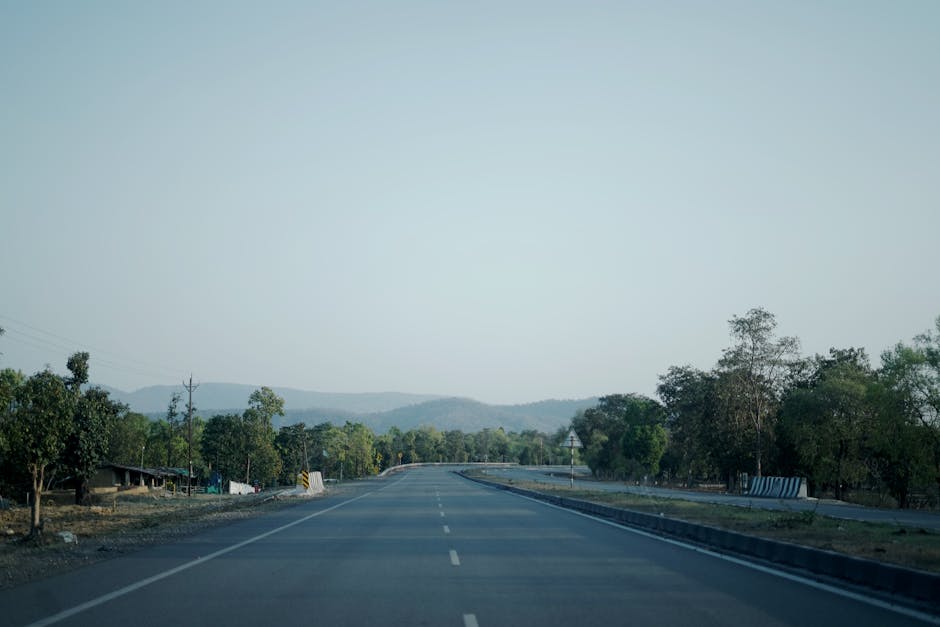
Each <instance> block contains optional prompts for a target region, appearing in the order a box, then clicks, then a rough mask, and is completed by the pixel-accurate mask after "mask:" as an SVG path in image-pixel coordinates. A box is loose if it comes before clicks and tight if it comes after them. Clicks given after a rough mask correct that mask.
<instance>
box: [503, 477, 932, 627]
mask: <svg viewBox="0 0 940 627" xmlns="http://www.w3.org/2000/svg"><path fill="white" fill-rule="evenodd" d="M488 487H489V486H488ZM491 489H494V490H495V489H496V488H491ZM500 492H508V493H509V494H512V495H513V496H517V497H519V498H522V499H526V500H527V501H532V502H533V503H538V504H540V505H544V506H545V507H551V508H553V509H557V510H561V511H563V512H568V513H570V514H574V515H576V516H581V517H582V518H589V519H591V520H594V521H596V522H599V523H603V524H605V525H608V526H610V527H615V528H617V529H623V530H624V531H629V532H630V533H635V534H638V535H641V536H644V537H647V538H650V539H652V540H659V541H660V542H665V543H666V544H672V545H675V546H679V547H682V548H684V549H689V550H691V551H695V552H696V553H702V554H703V555H710V556H711V557H716V558H718V559H720V560H724V561H726V562H731V563H733V564H738V565H739V566H744V567H746V568H750V569H753V570H757V571H760V572H762V573H767V574H768V575H773V576H775V577H780V578H781V579H787V580H789V581H793V582H796V583H801V584H803V585H806V586H809V587H811V588H816V589H818V590H824V591H826V592H830V593H832V594H837V595H839V596H842V597H846V598H848V599H852V600H854V601H860V602H862V603H866V604H868V605H874V606H875V607H878V608H881V609H883V610H888V611H890V612H894V613H896V614H903V615H904V616H908V617H910V618H916V619H918V620H922V621H925V622H928V623H932V624H934V625H940V616H934V615H932V614H927V613H926V612H920V611H918V610H915V609H911V608H909V607H905V606H903V605H894V604H893V603H888V602H887V601H882V600H881V599H875V598H872V597H867V596H864V595H863V594H859V593H857V592H852V591H851V590H845V589H843V588H838V587H836V586H831V585H829V584H825V583H822V582H820V581H814V580H812V579H807V578H806V577H801V576H800V575H795V574H793V573H788V572H786V571H782V570H775V569H773V568H770V567H768V566H764V565H762V564H757V563H755V562H749V561H747V560H744V559H740V558H737V557H733V556H731V555H725V554H724V553H717V552H715V551H712V550H709V549H705V548H702V547H700V546H695V545H694V544H688V543H686V542H682V541H681V540H675V539H673V538H667V537H665V536H659V535H656V534H655V533H650V532H648V531H643V530H642V529H635V528H634V527H630V526H627V525H624V524H619V523H615V522H613V521H611V520H605V519H603V518H598V517H597V516H592V515H591V514H585V513H584V512H579V511H577V510H573V509H568V508H567V507H561V506H559V505H554V504H553V503H548V502H546V501H540V500H539V499H534V498H532V497H531V496H525V495H524V494H518V493H516V492H509V490H500Z"/></svg>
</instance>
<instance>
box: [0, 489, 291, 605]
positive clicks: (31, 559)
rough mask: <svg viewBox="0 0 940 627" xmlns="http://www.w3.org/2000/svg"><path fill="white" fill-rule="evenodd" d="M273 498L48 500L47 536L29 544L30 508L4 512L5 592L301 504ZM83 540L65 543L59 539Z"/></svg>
mask: <svg viewBox="0 0 940 627" xmlns="http://www.w3.org/2000/svg"><path fill="white" fill-rule="evenodd" d="M269 497H270V494H266V493H261V494H257V495H244V496H230V495H223V496H222V497H221V498H220V497H219V496H218V495H196V496H193V497H190V498H187V497H185V496H164V495H163V492H153V493H148V494H143V495H124V494H122V495H120V496H119V495H113V494H112V495H103V496H99V497H96V498H95V500H94V504H93V505H92V506H90V507H89V506H81V505H72V504H61V505H60V504H59V503H70V502H71V494H61V495H58V494H57V495H54V496H52V497H51V498H49V499H43V510H42V518H43V521H44V522H43V534H42V539H41V541H40V542H38V543H32V542H24V541H23V537H24V536H25V535H26V534H27V532H28V531H29V517H30V511H29V508H27V507H13V508H10V509H3V510H0V534H2V536H0V588H8V587H12V586H15V585H18V584H21V583H25V582H27V581H30V580H33V579H39V578H42V577H47V576H50V575H53V574H57V573H60V572H64V571H67V570H72V569H74V568H77V567H79V566H82V565H85V564H90V563H93V562H96V561H100V560H102V559H106V558H108V557H111V556H114V555H120V554H122V553H128V552H132V551H136V550H138V549H140V548H143V547H145V546H149V545H152V544H156V543H159V542H165V541H169V540H173V539H174V538H179V537H183V536H186V535H189V534H192V533H195V532H197V531H199V530H200V529H205V528H207V527H210V526H213V525H217V524H221V523H225V522H230V521H234V520H240V519H243V518H249V517H251V516H256V515H258V514H261V513H264V512H268V511H272V510H273V509H278V508H282V507H285V506H287V505H289V504H291V503H295V502H296V501H292V500H289V499H288V500H271V499H269ZM62 531H69V532H71V533H73V534H75V536H77V538H78V542H77V543H76V544H66V543H65V542H63V541H62V539H61V538H59V537H58V536H57V534H58V533H59V532H62Z"/></svg>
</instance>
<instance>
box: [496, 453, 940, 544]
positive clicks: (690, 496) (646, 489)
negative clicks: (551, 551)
mask: <svg viewBox="0 0 940 627" xmlns="http://www.w3.org/2000/svg"><path fill="white" fill-rule="evenodd" d="M576 470H577V467H576ZM585 470H586V469H585ZM487 472H489V473H490V474H493V475H500V476H503V477H507V478H511V479H513V480H514V481H534V482H537V483H547V484H551V485H564V486H566V485H569V482H570V479H569V477H568V476H567V474H566V472H567V470H566V469H565V468H555V469H554V470H550V471H546V470H544V469H541V468H536V467H523V466H519V467H515V468H497V469H489V470H488V471H487ZM575 487H576V488H578V489H581V490H599V491H604V492H625V493H629V494H637V495H640V496H652V497H659V498H668V499H683V500H687V501H699V502H703V503H718V504H721V505H735V506H737V507H752V508H755V509H772V510H778V511H815V512H817V513H819V514H822V515H824V516H830V517H832V518H844V519H848V520H862V521H867V522H878V523H886V524H890V525H898V526H901V527H913V528H918V527H922V528H924V529H935V530H940V514H938V513H936V512H926V511H918V510H909V509H878V508H874V507H862V506H860V505H851V504H849V503H841V502H838V501H821V500H817V499H767V498H753V497H747V496H737V495H734V494H715V493H709V492H695V491H692V490H673V489H671V488H659V487H656V486H637V485H628V484H626V483H624V482H622V481H594V480H587V477H584V476H583V475H582V476H581V478H580V480H579V476H578V475H575Z"/></svg>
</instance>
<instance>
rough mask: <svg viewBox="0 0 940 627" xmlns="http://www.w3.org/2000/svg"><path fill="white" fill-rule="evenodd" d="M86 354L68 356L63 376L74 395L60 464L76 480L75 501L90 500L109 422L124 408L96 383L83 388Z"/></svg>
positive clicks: (84, 502) (107, 441) (109, 425)
mask: <svg viewBox="0 0 940 627" xmlns="http://www.w3.org/2000/svg"><path fill="white" fill-rule="evenodd" d="M89 358H90V356H89V354H88V353H87V352H78V353H74V354H73V355H72V356H71V357H69V360H68V363H67V366H68V369H69V372H70V373H71V376H69V377H67V378H66V380H65V382H66V385H67V386H68V389H69V391H70V392H71V394H72V396H73V397H74V398H73V400H74V403H73V406H74V411H73V413H72V422H71V425H70V428H69V433H68V437H67V440H66V446H65V450H64V452H63V456H62V459H61V460H60V464H61V466H62V467H63V469H64V471H65V472H66V473H67V474H68V475H70V476H71V477H73V479H74V481H75V503H76V505H84V504H88V503H89V492H88V482H89V481H90V479H91V478H92V476H94V474H95V472H96V471H97V470H98V466H99V465H100V464H101V463H102V462H104V460H105V456H106V454H107V450H108V444H109V440H110V433H111V428H112V425H113V424H114V422H115V421H116V420H117V417H118V415H119V414H120V413H121V412H123V411H126V409H127V408H126V407H125V406H124V405H122V404H120V403H117V402H114V401H112V400H111V398H110V396H109V394H108V393H107V392H106V391H104V390H102V389H101V388H99V387H94V388H90V389H86V390H84V391H83V390H82V387H83V386H85V385H86V384H87V383H88V372H89V366H88V361H89Z"/></svg>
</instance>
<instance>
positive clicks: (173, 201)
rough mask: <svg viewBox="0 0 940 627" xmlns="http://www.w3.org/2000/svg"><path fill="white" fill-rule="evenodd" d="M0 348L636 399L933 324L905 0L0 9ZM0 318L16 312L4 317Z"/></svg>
mask: <svg viewBox="0 0 940 627" xmlns="http://www.w3.org/2000/svg"><path fill="white" fill-rule="evenodd" d="M0 217H2V222H0V326H3V327H6V329H7V334H6V335H4V336H2V337H0V352H2V353H3V355H2V356H0V367H13V368H17V369H21V370H23V371H24V372H26V373H27V374H30V373H32V372H35V371H36V370H38V369H41V368H42V367H43V365H44V364H47V363H49V364H51V365H52V366H53V368H54V369H55V370H56V371H63V370H64V363H65V360H66V358H67V356H68V354H69V353H71V352H73V351H75V350H80V349H86V350H90V351H91V353H92V372H91V375H92V379H93V380H94V381H96V382H99V383H104V384H108V385H113V386H115V387H119V388H123V389H127V390H131V389H135V388H138V387H142V386H145V385H150V384H156V383H161V384H166V383H177V382H179V381H181V380H182V378H183V377H184V376H188V375H189V373H190V372H192V373H193V376H194V378H195V379H197V380H201V381H226V382H238V383H249V384H255V385H262V384H264V385H275V386H290V387H298V388H305V389H314V390H321V391H329V392H365V391H388V390H395V391H403V392H423V393H435V394H448V395H459V396H471V397H474V398H477V399H479V400H482V401H486V402H526V401H534V400H538V399H542V398H549V397H555V398H570V397H582V396H589V395H594V394H605V393H613V392H639V393H644V394H653V392H654V390H655V386H656V383H657V377H658V375H659V374H661V373H663V372H665V371H666V369H667V368H668V367H669V366H670V365H674V364H686V363H689V364H692V365H695V366H698V367H700V368H710V367H712V366H713V365H714V364H715V362H716V361H717V359H718V358H719V357H720V355H721V350H722V349H723V348H724V347H726V346H728V345H729V344H730V339H729V337H728V325H727V321H728V319H730V318H731V317H732V316H733V315H736V314H738V315H740V314H743V313H745V312H746V311H747V310H748V309H750V308H751V307H755V306H762V307H764V308H766V309H768V310H769V311H771V312H773V313H774V314H776V316H777V320H778V322H779V328H778V330H779V332H780V333H781V334H784V335H796V336H799V337H800V339H801V340H802V344H803V352H804V353H806V354H813V353H816V352H825V351H827V350H828V348H829V347H830V346H837V347H849V346H863V347H865V348H867V349H868V350H869V352H870V353H871V354H872V356H873V357H874V358H875V359H874V361H875V363H876V364H877V362H878V360H877V355H878V354H879V353H880V352H881V351H882V350H884V349H886V348H888V347H890V346H892V345H893V344H894V343H896V342H898V341H900V340H904V341H909V340H910V339H911V338H912V337H913V336H914V335H916V334H917V333H920V332H922V331H924V330H926V329H927V328H929V327H931V326H932V324H933V320H934V319H935V318H936V316H938V315H940V245H938V239H940V3H938V2H935V1H933V0H929V1H925V2H893V1H890V2H889V1H886V2H881V3H875V2H859V1H857V0H851V1H845V2H839V1H826V2H820V1H813V2H796V1H792V0H787V1H786V2H778V3H772V2H707V3H706V2H687V3H686V2H658V1H657V2H652V1H650V2H627V1H617V2H547V1H545V0H538V1H532V2H509V1H505V0H499V1H494V2H387V1H384V0H383V1H377V2H355V1H352V2H330V3H315V2H296V3H294V2H274V3H258V2H245V3H241V2H197V3H194V2H178V3H174V2H159V3H148V2H25V1H24V2H11V1H9V0H0ZM27 325H28V326H27Z"/></svg>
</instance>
